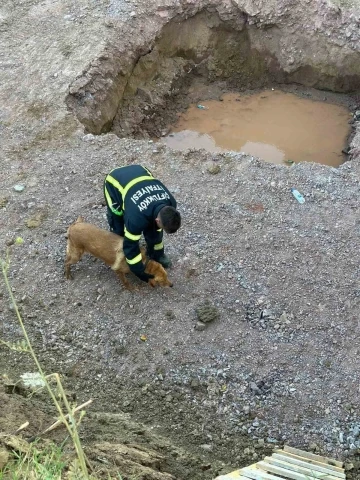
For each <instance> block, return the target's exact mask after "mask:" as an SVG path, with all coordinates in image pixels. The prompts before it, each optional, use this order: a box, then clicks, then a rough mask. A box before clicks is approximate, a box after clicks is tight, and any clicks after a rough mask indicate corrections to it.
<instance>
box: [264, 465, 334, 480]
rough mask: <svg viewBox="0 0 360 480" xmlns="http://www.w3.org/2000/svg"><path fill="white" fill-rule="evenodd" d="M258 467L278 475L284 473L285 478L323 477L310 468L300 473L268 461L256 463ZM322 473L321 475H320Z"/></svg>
mask: <svg viewBox="0 0 360 480" xmlns="http://www.w3.org/2000/svg"><path fill="white" fill-rule="evenodd" d="M256 466H257V467H258V468H262V469H263V470H264V471H265V472H269V473H275V474H276V475H282V477H283V478H286V479H289V480H290V479H291V480H313V479H321V478H322V477H321V475H323V474H321V473H318V474H317V475H315V476H314V475H313V474H312V472H311V471H310V470H309V471H308V472H307V473H298V472H294V471H293V470H287V469H285V468H281V467H277V466H275V465H271V464H269V463H266V462H258V463H257V464H256ZM319 475H320V476H319ZM327 480H336V477H329V478H328V479H327Z"/></svg>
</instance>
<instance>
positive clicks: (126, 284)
mask: <svg viewBox="0 0 360 480" xmlns="http://www.w3.org/2000/svg"><path fill="white" fill-rule="evenodd" d="M116 275H117V276H118V277H119V279H120V280H121V282H122V284H123V285H124V287H125V288H126V290H130V291H133V290H135V287H134V286H133V285H131V283H130V282H129V280H128V279H127V278H126V276H125V273H124V272H122V271H120V270H117V271H116Z"/></svg>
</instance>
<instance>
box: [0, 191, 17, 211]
mask: <svg viewBox="0 0 360 480" xmlns="http://www.w3.org/2000/svg"><path fill="white" fill-rule="evenodd" d="M14 188H15V187H14ZM8 201H9V199H8V198H7V197H1V198H0V208H4V207H6V205H7V204H8Z"/></svg>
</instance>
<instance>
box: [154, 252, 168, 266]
mask: <svg viewBox="0 0 360 480" xmlns="http://www.w3.org/2000/svg"><path fill="white" fill-rule="evenodd" d="M154 260H155V261H156V262H159V263H160V264H161V265H162V266H163V267H164V268H169V267H171V265H172V262H171V260H170V258H169V257H168V256H167V255H165V253H163V254H162V255H161V256H160V257H158V258H154Z"/></svg>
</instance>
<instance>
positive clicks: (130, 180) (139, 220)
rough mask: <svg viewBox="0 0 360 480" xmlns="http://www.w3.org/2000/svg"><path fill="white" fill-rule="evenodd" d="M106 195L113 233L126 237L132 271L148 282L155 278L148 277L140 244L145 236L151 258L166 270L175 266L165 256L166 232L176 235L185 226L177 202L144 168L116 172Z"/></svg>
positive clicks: (106, 184) (107, 180) (110, 176)
mask: <svg viewBox="0 0 360 480" xmlns="http://www.w3.org/2000/svg"><path fill="white" fill-rule="evenodd" d="M104 195H105V201H106V204H107V219H108V222H109V226H110V230H111V231H112V232H114V233H116V234H117V235H120V236H122V237H124V243H123V249H124V255H125V257H126V261H127V263H128V264H129V267H130V270H131V271H132V272H133V273H134V274H135V275H136V276H137V277H138V278H140V280H142V281H144V282H148V281H149V279H151V278H153V275H150V274H147V273H145V269H144V264H143V262H142V259H141V253H140V248H139V240H140V238H141V235H142V234H143V235H144V238H145V241H146V245H147V256H148V257H149V258H151V259H152V260H155V261H157V262H159V263H161V265H162V266H163V267H164V268H168V267H169V266H170V265H171V262H170V259H169V258H168V257H167V255H165V253H164V244H163V231H165V232H166V233H175V232H176V231H177V230H178V229H179V227H180V225H181V216H180V213H179V212H178V211H177V210H176V200H175V198H174V197H173V196H172V194H171V193H170V192H169V190H168V189H167V188H166V187H165V185H163V184H162V183H161V182H160V181H159V180H157V179H155V178H154V177H153V176H152V174H151V172H150V171H149V170H148V169H147V168H145V167H143V166H141V165H129V166H125V167H119V168H115V169H114V170H112V171H111V172H110V173H109V174H108V175H107V176H106V177H105V181H104Z"/></svg>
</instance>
